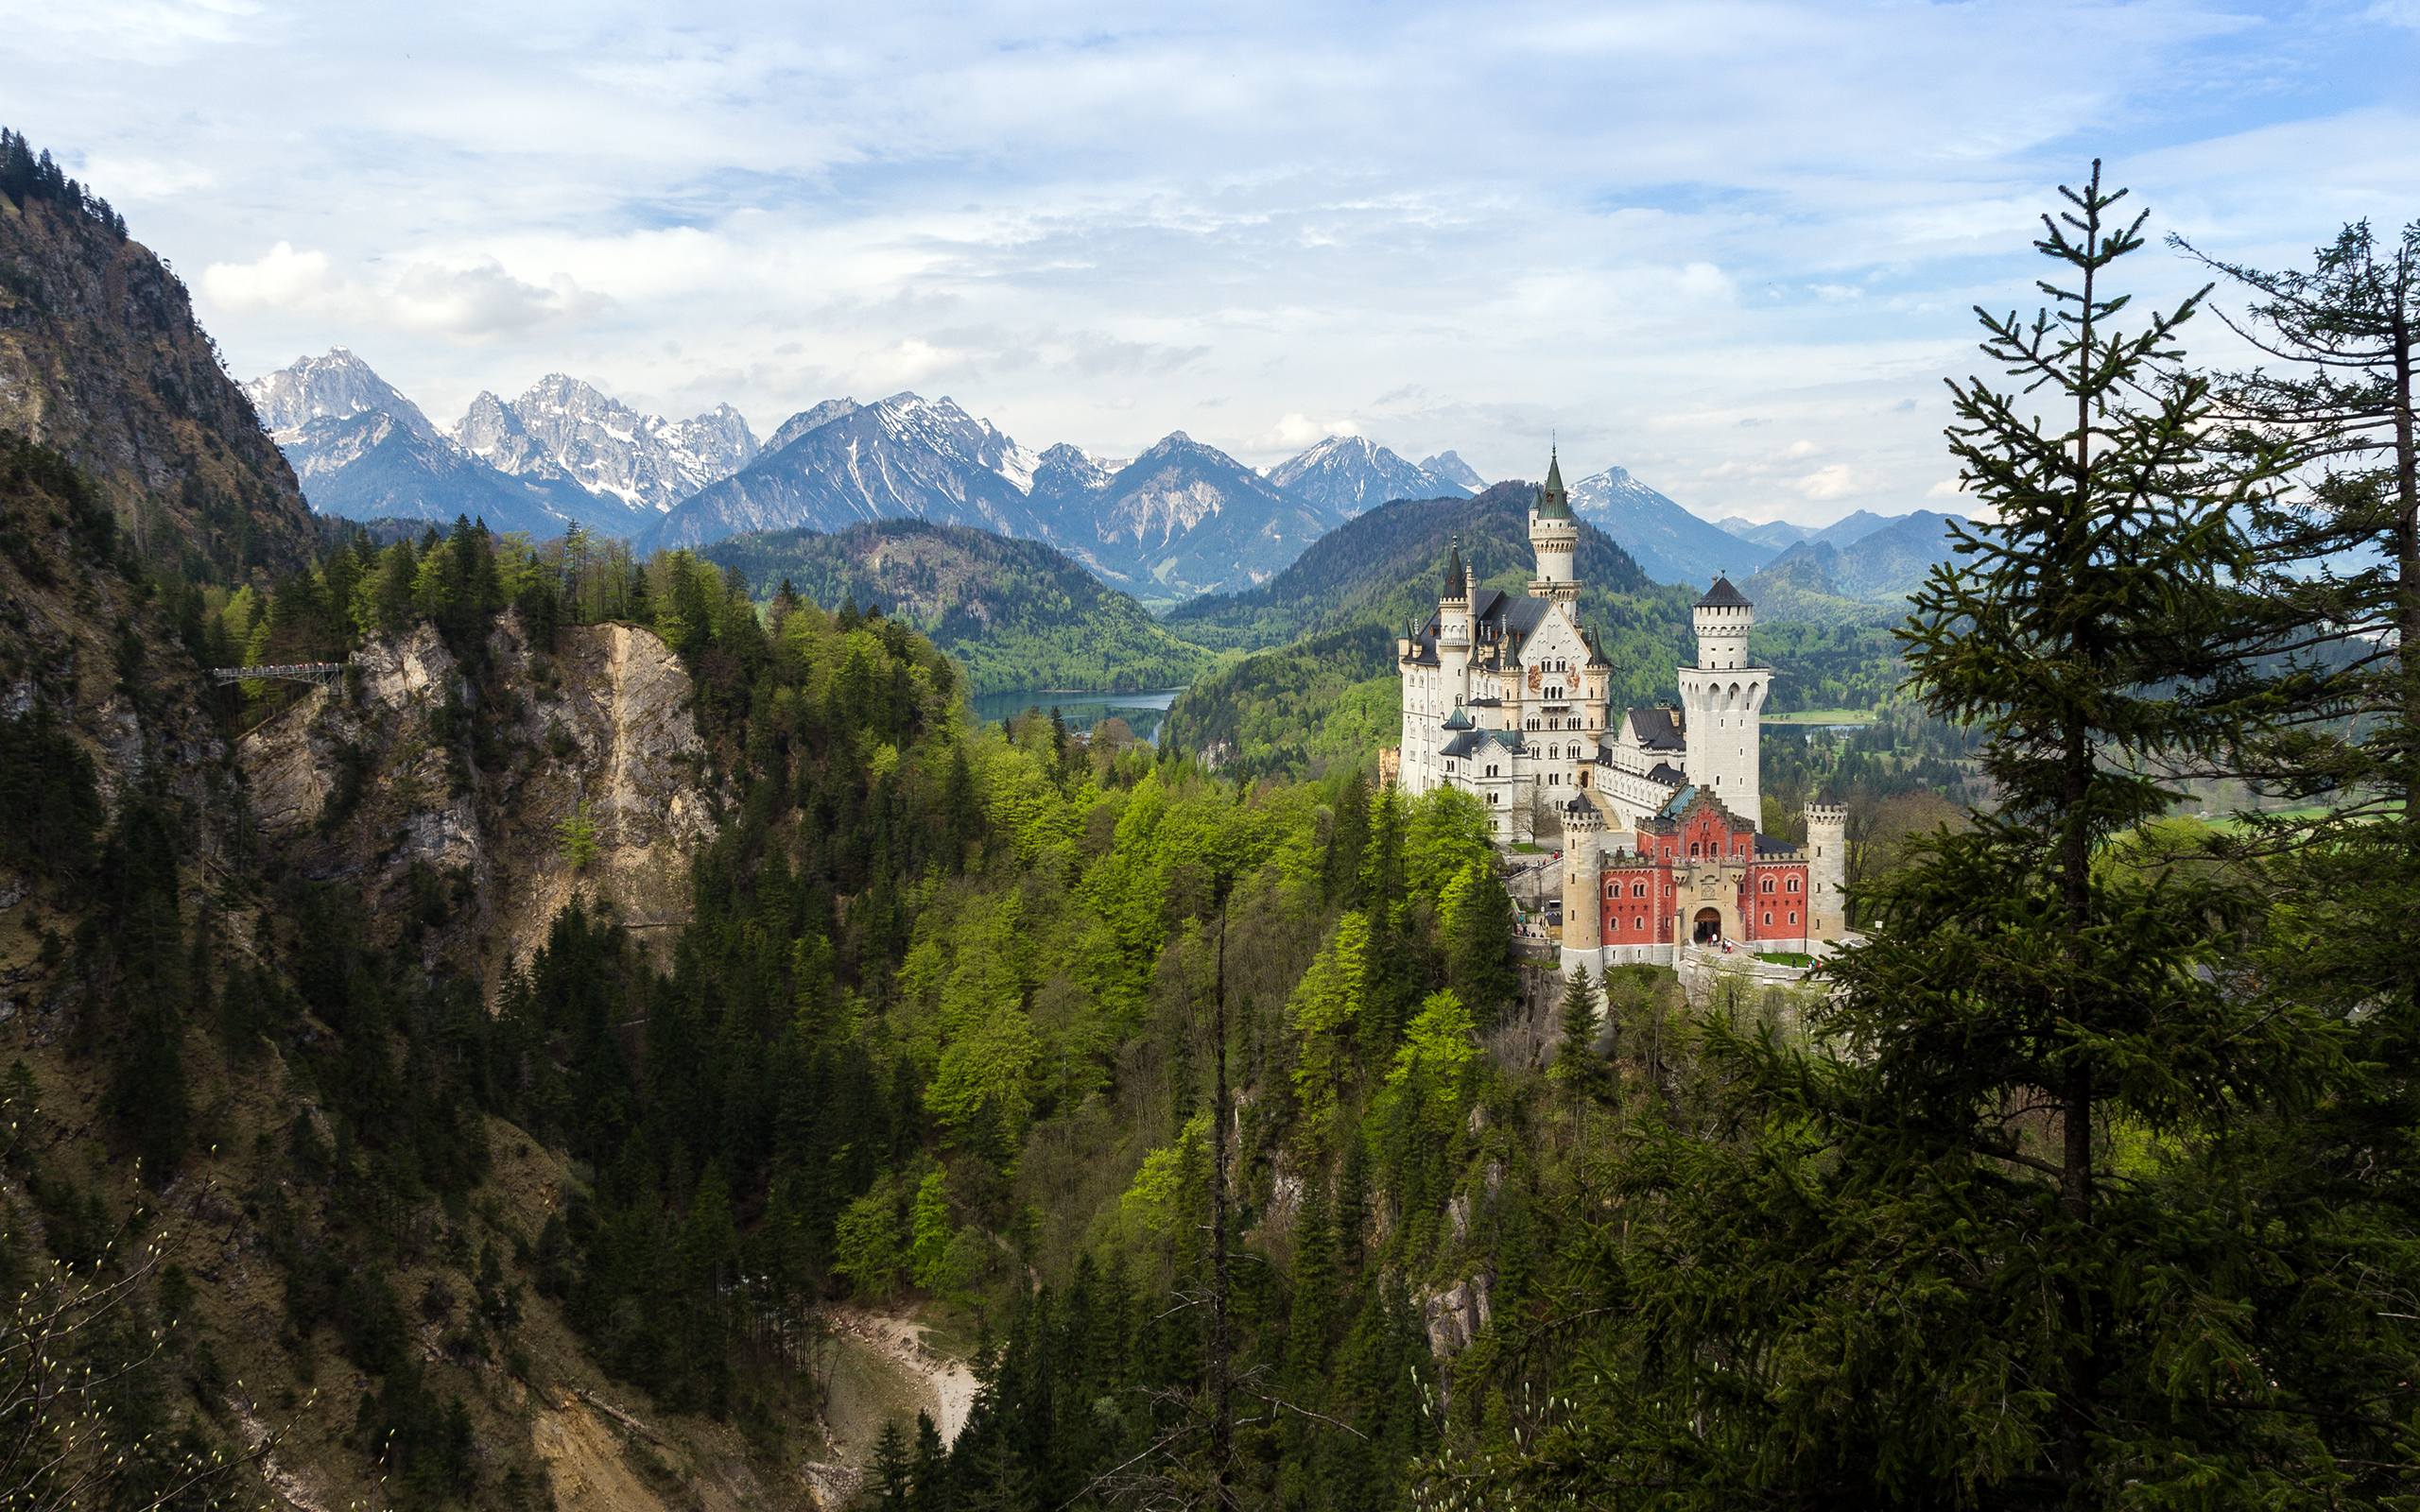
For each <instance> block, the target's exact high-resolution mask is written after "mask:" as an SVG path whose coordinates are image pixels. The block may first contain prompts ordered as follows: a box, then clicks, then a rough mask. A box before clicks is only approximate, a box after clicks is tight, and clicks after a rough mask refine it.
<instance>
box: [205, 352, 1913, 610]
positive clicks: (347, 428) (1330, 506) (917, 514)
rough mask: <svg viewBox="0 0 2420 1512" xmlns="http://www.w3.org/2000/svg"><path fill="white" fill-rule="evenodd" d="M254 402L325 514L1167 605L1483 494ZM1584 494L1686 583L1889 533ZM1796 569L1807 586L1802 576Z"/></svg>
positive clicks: (343, 387) (1461, 469) (930, 410)
mask: <svg viewBox="0 0 2420 1512" xmlns="http://www.w3.org/2000/svg"><path fill="white" fill-rule="evenodd" d="M244 392H245V393H246V395H247V396H248V397H250V398H251V401H252V404H253V406H254V407H255V409H256V410H258V412H259V414H260V416H261V419H262V421H263V423H264V424H265V425H266V426H267V427H268V432H269V434H270V436H271V438H273V439H274V440H275V441H276V442H277V444H278V445H279V447H280V448H281V449H282V450H283V451H284V452H285V455H286V457H287V459H288V460H289V461H290V462H291V464H292V466H293V469H294V472H295V473H296V474H297V476H298V477H299V478H300V480H301V483H302V490H303V491H304V493H305V495H306V496H307V497H308V498H309V500H310V502H311V504H312V506H313V507H315V508H317V509H319V510H320V512H322V513H327V514H337V515H343V516H347V517H349V518H353V519H357V520H372V519H405V520H415V521H428V522H431V523H439V524H441V523H444V522H448V521H451V520H453V519H454V518H455V517H456V516H458V515H471V516H475V517H478V518H483V519H485V520H486V521H487V522H488V524H490V525H491V526H493V527H494V528H496V529H499V530H520V531H526V532H528V533H529V534H532V535H536V536H548V535H554V534H559V533H561V532H562V530H564V529H566V528H567V527H569V526H572V525H575V524H577V525H579V526H581V527H582V528H585V529H588V530H591V531H596V532H599V533H602V534H607V535H613V536H617V537H624V538H628V539H630V540H631V541H632V542H633V544H634V545H635V546H636V547H637V548H638V549H640V550H641V551H651V550H656V549H660V548H666V547H676V546H687V547H699V546H704V545H707V544H710V543H712V542H714V541H721V540H724V539H726V538H729V537H732V536H735V535H743V534H749V533H753V532H761V531H773V530H797V529H808V530H815V531H821V532H825V533H829V532H833V531H838V530H841V529H844V528H846V527H847V526H849V525H852V524H861V523H867V522H872V521H878V520H901V519H906V520H922V521H925V522H928V523H931V524H942V525H963V526H969V527H973V528H977V529H982V530H988V531H991V532H993V533H994V534H995V535H1001V536H1007V537H1011V538H1015V539H1019V540H1029V541H1045V542H1047V543H1049V544H1050V545H1053V546H1055V547H1057V548H1058V549H1059V550H1061V551H1063V552H1064V553H1065V554H1066V555H1067V556H1069V557H1071V558H1074V559H1075V560H1077V561H1079V562H1080V563H1082V564H1083V565H1084V566H1085V567H1086V568H1087V569H1089V570H1090V571H1091V572H1093V573H1094V574H1095V575H1096V576H1098V577H1099V578H1100V579H1101V580H1102V581H1103V582H1105V583H1107V584H1109V585H1111V586H1112V587H1115V588H1117V589H1119V590H1122V591H1124V592H1126V593H1131V594H1132V595H1134V596H1135V597H1136V598H1137V599H1138V600H1140V601H1142V602H1144V603H1146V604H1149V605H1167V604H1172V603H1178V602H1182V601H1184V600H1185V599H1188V598H1191V597H1194V596H1196V595H1199V594H1203V593H1234V592H1237V591H1241V590H1247V589H1250V588H1252V587H1253V586H1255V585H1258V584H1262V583H1266V582H1268V581H1269V580H1270V579H1271V578H1272V577H1273V576H1275V575H1276V574H1277V573H1279V572H1280V571H1282V570H1283V569H1285V568H1286V567H1287V566H1288V564H1290V563H1291V562H1293V560H1294V559H1295V558H1297V557H1299V556H1300V555H1302V553H1303V552H1304V550H1305V548H1307V547H1308V546H1309V545H1310V544H1311V543H1312V542H1313V541H1318V540H1320V539H1321V538H1322V536H1324V535H1325V534H1327V533H1328V532H1329V531H1331V530H1333V529H1335V528H1336V527H1337V526H1339V525H1340V524H1344V523H1345V522H1347V521H1349V520H1353V519H1355V518H1357V517H1359V516H1361V515H1363V514H1365V513H1367V512H1369V511H1370V510H1371V509H1373V508H1374V507H1379V506H1382V505H1385V504H1388V503H1391V502H1393V501H1397V500H1405V499H1448V500H1450V499H1460V498H1468V497H1470V496H1471V495H1472V494H1473V493H1474V492H1475V491H1477V490H1479V489H1481V488H1483V487H1484V486H1485V485H1484V484H1483V482H1482V481H1481V479H1480V475H1479V473H1478V471H1477V470H1476V469H1474V468H1472V467H1471V466H1470V465H1469V464H1468V463H1466V462H1464V461H1463V460H1462V458H1461V456H1460V455H1457V454H1456V453H1453V452H1450V451H1447V452H1440V453H1435V454H1432V455H1429V456H1427V457H1426V458H1424V459H1423V460H1422V461H1420V462H1417V463H1415V462H1411V461H1409V460H1407V459H1406V458H1405V457H1403V456H1402V455H1399V454H1397V453H1395V452H1393V451H1392V450H1390V449H1388V448H1387V447H1384V446H1381V445H1378V444H1377V443H1375V442H1374V441H1372V440H1371V439H1369V438H1366V437H1360V436H1338V437H1329V438H1324V439H1322V440H1321V441H1319V442H1318V443H1316V444H1314V445H1313V446H1311V447H1309V448H1308V449H1307V450H1305V451H1304V452H1302V453H1301V454H1299V455H1295V456H1293V457H1289V458H1288V459H1287V460H1286V461H1284V462H1281V463H1279V464H1278V465H1276V466H1275V467H1272V468H1270V469H1268V470H1267V471H1266V472H1259V471H1255V470H1253V468H1250V467H1247V466H1246V465H1244V464H1243V463H1242V462H1240V461H1237V460H1236V458H1235V457H1233V456H1230V455H1227V454H1226V453H1224V452H1222V451H1220V450H1219V449H1218V448H1216V447H1214V446H1209V445H1206V444H1204V443H1202V442H1200V441H1197V440H1194V439H1193V438H1191V437H1189V436H1186V435H1185V434H1184V432H1182V431H1176V432H1171V433H1170V434H1169V435H1167V437H1165V438H1162V439H1161V440H1159V441H1158V442H1156V443H1155V444H1153V445H1152V446H1150V447H1149V448H1147V449H1146V450H1145V451H1144V452H1143V453H1142V455H1138V456H1135V457H1132V458H1131V459H1119V458H1112V457H1104V456H1099V455H1095V454H1093V453H1091V452H1087V451H1085V450H1084V449H1082V448H1081V447H1078V446H1073V445H1069V444H1066V443H1060V444H1057V445H1053V446H1049V447H1046V448H1045V449H1044V450H1042V451H1041V452H1039V453H1036V452H1033V451H1029V449H1027V448H1026V447H1025V446H1024V445H1022V444H1020V443H1019V442H1018V441H1017V440H1016V439H1015V438H1012V437H1011V436H1009V435H1008V434H1007V433H1006V432H1004V431H1002V430H1001V429H1000V428H999V427H998V426H997V425H995V424H994V423H993V422H992V421H989V420H985V419H982V418H979V417H977V416H976V415H973V414H971V413H969V412H968V411H967V410H966V409H965V408H963V407H962V406H961V405H959V404H958V403H957V402H956V401H955V400H953V399H950V398H947V397H942V398H940V399H926V398H925V397H923V396H922V395H919V394H915V393H912V392H903V393H897V394H893V395H891V396H890V397H889V398H887V399H881V400H877V401H875V402H873V403H872V404H860V403H858V402H857V401H856V400H854V399H848V398H838V399H828V400H825V401H823V402H821V404H816V405H814V406H812V407H810V408H808V409H804V410H801V411H799V412H798V413H797V414H795V415H792V416H791V417H790V418H789V419H788V420H787V421H783V422H782V424H781V425H780V426H778V427H776V428H775V430H774V432H773V434H772V435H771V436H770V437H769V438H767V439H765V440H764V441H763V442H762V444H761V445H760V444H759V442H758V440H757V438H756V436H755V435H754V433H753V432H752V430H751V429H750V427H749V424H748V421H747V420H746V419H745V418H744V417H742V416H741V415H740V413H739V412H738V411H737V410H735V409H734V408H732V407H731V406H730V405H728V404H718V405H717V406H715V407H714V408H713V409H711V410H708V411H706V412H705V413H703V414H700V415H696V416H693V417H690V418H689V419H686V420H674V419H667V418H666V417H664V416H659V415H650V414H646V413H642V412H641V411H639V410H637V409H635V408H633V407H631V405H629V404H624V403H623V402H621V401H619V400H616V399H614V398H613V397H612V396H610V395H608V394H606V393H605V392H603V391H602V390H601V389H599V388H597V387H596V386H594V385H592V384H588V383H584V382H582V381H580V380H579V379H576V378H572V377H569V376H567V375H565V374H562V373H549V374H547V375H546V376H545V377H544V378H542V379H540V380H539V381H538V382H537V383H536V384H533V385H532V386H530V387H529V388H528V389H527V391H526V392H524V393H523V394H522V395H521V396H520V397H518V398H516V399H510V400H507V399H504V398H501V397H499V396H498V395H496V394H494V393H493V392H482V393H480V394H479V395H478V397H477V398H475V400H473V401H472V402H471V404H470V406H469V408H468V409H467V410H466V412H465V413H464V414H463V416H462V417H461V419H460V420H458V421H456V422H455V423H454V424H453V425H452V426H450V427H440V426H438V425H436V424H434V423H432V422H431V421H430V420H429V418H428V417H427V416H426V415H425V414H423V412H422V410H421V409H420V407H419V406H418V405H416V404H413V403H412V402H411V400H410V399H408V398H407V397H406V396H405V395H404V394H402V393H401V392H399V391H398V390H396V389H395V388H394V387H393V386H391V385H389V384H388V383H387V382H386V381H385V380H384V379H382V378H380V377H379V375H378V374H377V373H376V372H375V371H374V370H372V369H371V368H370V366H369V365H368V364H367V363H365V362H363V361H362V360H361V359H360V358H359V357H357V356H355V355H354V353H352V352H348V351H346V350H345V349H343V348H341V347H337V348H335V349H332V350H331V351H329V352H326V353H325V354H324V355H321V356H318V357H306V358H302V359H301V360H299V361H297V362H295V363H293V364H292V365H290V366H288V367H286V368H285V369H280V370H279V371H276V372H273V373H268V374H266V375H264V376H263V377H260V378H258V379H255V380H253V381H252V382H251V383H250V384H247V385H245V386H244ZM1571 500H1572V505H1573V507H1574V508H1575V509H1576V510H1577V511H1578V512H1579V514H1580V515H1581V517H1582V519H1585V520H1587V521H1589V522H1590V523H1591V524H1596V525H1598V526H1599V527H1600V528H1601V529H1603V530H1604V531H1605V533H1606V534H1607V535H1609V536H1610V537H1612V538H1613V539H1614V540H1615V541H1618V542H1619V543H1620V544H1621V546H1622V547H1623V549H1624V550H1625V551H1626V552H1627V553H1628V554H1629V555H1630V557H1631V558H1633V559H1634V560H1635V562H1636V564H1637V566H1638V568H1639V569H1640V570H1641V571H1643V572H1644V573H1645V574H1646V576H1648V577H1649V578H1651V579H1652V580H1654V581H1658V582H1667V583H1688V584H1703V583H1706V582H1709V581H1711V580H1712V579H1713V578H1714V576H1716V575H1717V574H1719V573H1730V574H1731V575H1733V576H1735V577H1744V576H1747V575H1749V574H1752V573H1755V572H1756V571H1757V570H1759V569H1761V568H1763V567H1765V566H1766V565H1767V564H1769V563H1771V562H1773V561H1774V560H1775V559H1776V558H1779V557H1780V556H1781V555H1782V554H1783V553H1784V552H1786V551H1788V550H1789V549H1793V548H1795V547H1797V546H1799V545H1801V544H1810V543H1811V544H1819V545H1820V544H1828V545H1833V546H1845V545H1847V544H1849V543H1850V542H1851V541H1855V540H1857V539H1858V538H1859V537H1861V536H1863V535H1867V534H1870V533H1872V532H1874V531H1876V530H1877V529H1879V528H1882V527H1883V526H1884V525H1885V524H1887V522H1886V521H1885V519H1884V518H1883V517H1881V516H1878V515H1875V514H1871V513H1869V512H1867V511H1864V510H1859V511H1858V512H1857V513H1856V514H1853V515H1851V516H1849V517H1848V518H1847V519H1846V520H1843V521H1841V522H1839V523H1837V524H1833V525H1829V526H1825V527H1824V528H1823V529H1821V530H1816V529H1812V528H1810V527H1806V526H1801V525H1794V524H1788V523H1785V522H1772V523H1766V524H1757V523H1755V522H1751V521H1747V520H1744V519H1738V518H1734V519H1731V520H1727V521H1725V522H1724V523H1723V524H1720V525H1718V524H1712V523H1709V522H1707V521H1705V520H1703V519H1701V518H1699V517H1698V516H1697V515H1694V514H1692V513H1690V512H1689V511H1688V510H1687V509H1685V508H1684V507H1682V506H1680V505H1679V504H1677V503H1675V502H1674V501H1673V500H1671V499H1670V498H1668V497H1667V496H1666V495H1665V494H1663V493H1661V492H1659V491H1658V490H1655V489H1653V488H1651V487H1650V486H1649V485H1647V484H1646V483H1643V482H1641V481H1640V480H1639V479H1637V478H1636V477H1634V476H1633V475H1632V474H1631V473H1630V472H1629V471H1628V470H1626V469H1623V468H1619V467H1613V468H1607V469H1605V470H1603V471H1602V472H1595V473H1591V474H1589V475H1588V476H1585V477H1582V478H1581V479H1580V480H1579V481H1578V482H1577V483H1575V484H1573V485H1572V487H1571ZM1806 571H1814V569H1806ZM1822 571H1823V572H1829V573H1832V574H1833V575H1834V576H1839V570H1838V569H1836V568H1826V569H1823V570H1822ZM1793 572H1794V573H1797V574H1798V576H1793V577H1790V578H1789V581H1790V582H1792V583H1793V584H1796V583H1799V582H1800V580H1801V578H1803V577H1804V576H1805V572H1804V571H1801V570H1799V569H1793ZM1819 576H1820V574H1819ZM1849 576H1852V577H1854V576H1855V574H1854V573H1853V572H1852V573H1851V574H1850V575H1849ZM1799 591H1801V592H1815V591H1816V590H1815V589H1813V588H1812V587H1808V586H1802V587H1801V588H1800V589H1799ZM1827 596H1841V597H1849V598H1859V597H1862V596H1863V595H1862V594H1861V593H1845V594H1833V595H1827Z"/></svg>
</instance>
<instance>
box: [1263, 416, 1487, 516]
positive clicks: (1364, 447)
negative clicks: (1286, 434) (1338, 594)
mask: <svg viewBox="0 0 2420 1512" xmlns="http://www.w3.org/2000/svg"><path fill="white" fill-rule="evenodd" d="M1455 461H1456V462H1457V463H1459V462H1460V461H1461V458H1460V457H1457V458H1455ZM1462 471H1463V472H1469V469H1468V468H1463V469H1462ZM1269 481H1270V482H1271V483H1273V484H1275V485H1276V486H1277V487H1278V488H1280V489H1282V490H1285V491H1286V492H1288V493H1290V494H1292V495H1293V496H1294V497H1295V498H1297V499H1300V500H1302V501H1303V502H1305V503H1306V504H1312V505H1316V506H1319V507H1322V508H1325V509H1329V510H1332V511H1334V512H1335V513H1337V514H1340V515H1343V516H1345V517H1347V518H1350V517H1352V516H1354V515H1357V514H1359V513H1360V512H1361V511H1362V510H1364V509H1369V508H1374V507H1376V506H1378V505H1381V504H1385V503H1387V502H1388V501H1389V500H1392V499H1452V498H1464V497H1468V496H1469V495H1470V494H1471V493H1473V492H1475V491H1476V490H1474V489H1473V488H1471V487H1470V486H1468V485H1466V484H1464V483H1462V482H1461V480H1460V479H1458V478H1453V477H1448V476H1445V475H1444V474H1443V473H1438V472H1429V471H1428V470H1427V469H1426V468H1424V467H1420V466H1418V465H1416V464H1414V463H1411V462H1407V461H1405V460H1404V459H1403V458H1402V457H1400V456H1398V455H1395V454H1394V453H1392V452H1391V451H1389V450H1387V449H1386V448H1385V447H1383V446H1380V445H1378V444H1377V443H1376V442H1375V441H1373V440H1371V439H1370V438H1368V437H1366V436H1331V437H1329V438H1326V439H1325V440H1322V441H1320V442H1318V443H1316V444H1314V445H1313V446H1312V447H1311V448H1310V449H1309V450H1307V451H1305V452H1302V453H1300V454H1298V455H1294V456H1291V457H1288V459H1287V460H1285V461H1284V462H1281V463H1279V464H1278V465H1277V466H1275V467H1273V468H1271V469H1270V471H1269Z"/></svg>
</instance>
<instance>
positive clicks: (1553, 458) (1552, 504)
mask: <svg viewBox="0 0 2420 1512" xmlns="http://www.w3.org/2000/svg"><path fill="white" fill-rule="evenodd" d="M1538 518H1540V519H1542V520H1568V519H1570V518H1571V495H1570V493H1569V492H1568V491H1566V490H1564V486H1563V451H1562V448H1561V447H1560V446H1557V447H1556V448H1555V449H1554V450H1552V451H1550V452H1548V453H1547V480H1546V482H1545V483H1544V484H1543V485H1541V486H1540V487H1539V489H1538Z"/></svg>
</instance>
